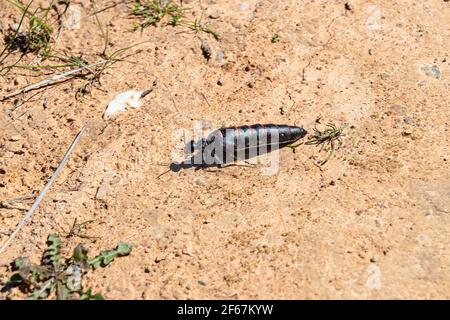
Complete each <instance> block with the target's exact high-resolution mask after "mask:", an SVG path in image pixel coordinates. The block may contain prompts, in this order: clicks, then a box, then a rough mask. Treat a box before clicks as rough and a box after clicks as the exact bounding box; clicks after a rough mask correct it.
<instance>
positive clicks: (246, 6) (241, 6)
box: [239, 2, 248, 10]
mask: <svg viewBox="0 0 450 320" xmlns="http://www.w3.org/2000/svg"><path fill="white" fill-rule="evenodd" d="M239 9H241V10H247V9H248V4H247V3H245V2H243V3H240V4H239Z"/></svg>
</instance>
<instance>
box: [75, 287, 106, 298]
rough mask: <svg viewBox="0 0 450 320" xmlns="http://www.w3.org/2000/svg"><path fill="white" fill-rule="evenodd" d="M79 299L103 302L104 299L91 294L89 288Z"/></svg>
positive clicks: (98, 295)
mask: <svg viewBox="0 0 450 320" xmlns="http://www.w3.org/2000/svg"><path fill="white" fill-rule="evenodd" d="M80 298H81V300H105V298H104V297H103V296H102V295H101V294H99V293H96V294H92V289H91V288H89V289H87V291H86V292H83V293H82V294H81V297H80Z"/></svg>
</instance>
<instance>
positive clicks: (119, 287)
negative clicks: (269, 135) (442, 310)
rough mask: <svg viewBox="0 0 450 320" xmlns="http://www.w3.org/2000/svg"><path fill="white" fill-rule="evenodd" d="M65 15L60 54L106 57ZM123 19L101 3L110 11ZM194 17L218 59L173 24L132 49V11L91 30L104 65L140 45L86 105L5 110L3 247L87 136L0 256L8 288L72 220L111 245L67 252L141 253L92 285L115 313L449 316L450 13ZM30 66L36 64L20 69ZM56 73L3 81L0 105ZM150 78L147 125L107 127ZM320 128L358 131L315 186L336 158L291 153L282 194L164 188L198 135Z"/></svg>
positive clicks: (230, 171) (247, 8)
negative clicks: (393, 309) (194, 305)
mask: <svg viewBox="0 0 450 320" xmlns="http://www.w3.org/2000/svg"><path fill="white" fill-rule="evenodd" d="M39 3H41V4H42V3H44V1H36V4H39ZM71 3H72V5H78V6H79V8H80V9H81V23H80V28H79V29H77V28H75V29H74V28H72V29H71V28H67V27H66V25H67V24H63V28H62V29H61V32H60V34H59V36H58V37H57V39H54V43H53V46H54V47H55V48H56V49H58V50H66V51H68V52H71V53H72V54H74V55H80V54H83V58H84V59H85V60H87V61H89V62H94V61H96V60H98V59H99V54H100V53H101V52H102V50H103V48H102V47H103V44H102V43H103V42H102V38H101V36H100V32H99V29H98V27H97V26H96V22H95V18H94V17H93V16H92V15H90V14H92V12H94V9H93V7H92V4H91V3H90V2H89V1H87V0H86V1H81V0H75V1H71ZM112 3H113V2H112V1H100V0H98V1H97V9H99V8H106V7H109V6H110V5H111V4H112ZM184 3H185V5H186V6H189V7H191V8H192V10H190V11H189V12H188V16H189V17H191V18H192V19H193V18H194V15H195V17H197V18H198V17H200V16H201V13H202V11H203V21H204V22H207V23H208V24H209V25H210V26H211V28H213V29H214V30H215V31H217V32H218V33H219V34H220V36H221V39H220V40H219V41H216V40H215V39H214V38H213V37H212V36H210V35H208V34H205V33H198V34H194V33H192V32H188V31H189V30H187V29H186V28H183V27H171V26H166V25H165V24H164V23H160V24H158V25H157V26H151V27H148V28H145V29H144V30H143V32H139V31H137V32H132V31H130V28H131V26H132V24H133V22H136V21H138V20H137V19H136V18H134V17H131V16H130V15H129V12H130V10H129V7H130V5H127V4H119V5H117V6H115V7H111V8H108V9H106V10H104V11H102V12H101V13H99V14H98V17H99V19H100V21H101V22H102V23H104V24H106V25H107V27H108V30H109V38H110V47H109V50H110V51H114V50H117V49H119V48H124V47H127V46H130V45H133V44H136V43H139V42H142V41H146V42H145V43H142V44H140V45H138V46H136V47H133V48H132V49H130V51H129V53H130V56H129V57H128V58H126V61H120V62H118V63H116V64H114V65H113V66H112V67H111V68H109V69H108V70H106V71H105V73H104V74H103V75H102V77H101V83H100V84H96V85H95V86H94V87H93V88H92V90H91V91H90V92H89V93H88V94H86V95H85V96H84V97H82V98H80V97H78V98H77V97H76V95H75V93H76V91H77V89H78V88H79V87H80V86H82V85H83V83H84V80H83V78H77V79H72V80H69V81H66V82H63V83H60V84H58V85H56V86H52V87H47V88H44V89H40V90H36V91H33V92H29V93H27V94H24V95H20V96H17V97H15V98H12V99H7V100H5V101H3V102H0V104H1V113H0V126H1V132H0V169H1V171H0V200H1V201H2V203H3V205H2V208H0V243H3V242H4V241H6V239H7V237H8V235H9V234H10V233H11V232H12V231H13V230H14V228H15V226H16V225H17V223H18V222H19V221H20V219H21V218H22V217H23V215H24V214H25V212H26V210H27V209H28V208H29V207H30V206H31V204H32V203H33V199H34V197H35V196H36V195H37V193H39V191H40V190H41V189H42V188H43V187H44V185H45V183H46V182H47V181H48V180H49V178H50V177H51V175H52V174H53V172H54V170H55V169H56V167H57V166H58V164H59V162H60V161H61V159H62V157H63V155H64V153H65V152H66V150H67V149H68V147H69V145H70V143H71V142H72V140H73V138H74V137H75V135H76V134H77V133H78V131H79V130H80V128H81V127H82V126H83V125H85V124H87V128H88V129H87V131H86V134H84V135H83V137H82V138H81V141H80V143H79V144H78V146H77V148H76V149H75V151H74V153H73V154H72V156H71V157H70V160H69V162H68V164H67V166H66V167H65V168H64V170H63V172H62V174H61V175H60V176H59V177H58V179H57V181H56V183H55V184H54V185H53V187H52V188H51V190H50V191H49V193H47V195H46V197H45V198H44V200H43V202H42V203H41V205H40V206H39V208H38V210H37V211H36V212H35V213H34V215H33V216H32V218H31V220H30V221H29V222H28V223H27V224H26V226H25V227H24V228H23V229H22V230H21V231H20V232H19V234H18V235H17V237H16V239H15V240H14V241H13V242H12V243H11V245H10V246H8V248H7V249H6V250H5V251H4V252H3V253H2V254H1V256H0V264H1V265H0V282H1V283H0V285H3V284H4V283H5V282H6V281H7V279H8V277H9V276H10V274H11V273H10V270H9V263H10V262H11V261H12V260H13V259H14V258H15V257H18V256H22V255H26V256H30V257H31V258H32V259H33V260H34V261H39V259H40V257H41V254H42V251H43V250H44V248H45V241H46V237H47V235H48V234H49V233H55V232H56V233H59V234H61V235H64V232H67V231H68V229H70V226H71V225H72V223H73V221H74V220H75V219H77V221H78V222H82V221H87V220H93V222H92V223H90V224H88V227H87V229H86V230H85V234H88V235H90V236H94V237H98V238H97V239H96V241H95V242H93V241H89V240H88V239H79V238H75V239H71V240H70V241H69V240H68V241H66V243H67V246H66V248H67V250H71V249H72V248H73V247H74V246H75V245H76V244H77V243H78V242H84V243H85V244H86V246H87V247H88V248H89V252H90V254H91V255H93V254H96V253H98V252H99V251H100V250H103V249H105V248H111V247H114V246H115V245H116V244H117V243H118V242H120V241H126V242H128V243H130V244H131V245H132V246H133V251H132V253H131V254H130V255H129V256H127V257H123V258H119V259H117V260H116V261H114V263H112V264H111V265H110V266H108V267H106V268H102V269H99V270H97V271H95V272H93V273H89V274H88V276H87V278H86V279H85V281H86V284H87V285H90V286H92V287H93V289H94V291H95V292H101V293H103V294H104V296H105V297H106V298H108V299H185V298H188V299H205V298H210V299H223V298H225V299H245V298H256V299H262V298H269V299H271V298H285V299H317V298H325V299H331V298H337V299H344V298H351V299H368V298H375V299H380V298H401V299H402V298H412V299H417V298H426V299H436V298H437V299H444V298H447V299H448V298H450V236H449V234H450V170H449V163H450V155H449V151H450V148H449V147H450V146H449V121H450V105H449V104H450V97H449V89H450V78H449V77H450V56H449V52H450V2H448V1H444V0H432V1H426V2H421V1H412V0H409V1H406V0H405V1H396V2H395V3H394V2H393V1H384V0H379V1H374V2H369V1H358V0H351V1H314V0H311V1H299V0H297V1H293V0H286V1H268V0H210V1H207V0H203V1H184ZM346 3H348V4H349V5H347V6H346V5H345V4H346ZM0 18H1V23H2V26H3V29H4V30H5V29H6V28H7V26H8V25H9V24H11V23H14V22H18V20H19V19H20V14H19V13H18V12H17V11H16V10H15V9H14V8H13V7H12V6H11V5H10V4H9V3H7V2H5V1H2V2H1V3H0ZM69 18H70V17H67V16H65V17H63V21H65V20H67V19H69ZM275 33H277V34H279V36H280V41H279V42H272V41H271V38H272V36H273V35H274V34H275ZM202 42H203V43H207V44H208V46H209V47H210V49H211V53H212V54H211V58H210V59H209V60H207V59H205V57H204V56H203V55H202V50H201V44H202ZM19 57H20V54H19V53H17V52H15V53H13V54H12V55H10V56H9V57H8V58H7V59H6V60H5V61H4V65H8V64H12V63H14V61H15V60H16V59H18V58H19ZM37 62H39V59H38V57H37V56H36V55H35V54H28V55H26V56H25V57H24V58H23V60H22V61H21V64H22V65H24V64H36V63H37ZM47 63H48V62H47ZM47 71H48V70H47ZM52 72H53V71H50V72H38V73H37V72H33V71H29V70H23V69H17V68H14V69H11V70H10V71H9V72H7V73H5V72H4V75H3V76H2V77H1V78H0V82H1V84H0V96H3V95H5V94H8V93H10V92H12V91H14V90H16V89H19V88H22V87H24V86H26V85H28V84H31V83H34V82H36V81H38V80H40V79H44V78H46V77H48V76H49V75H50V74H51V73H52ZM155 80H156V86H155V87H154V90H153V92H152V93H151V94H149V95H148V96H146V97H145V98H144V99H143V100H142V101H143V105H142V107H141V108H139V109H132V110H129V111H127V112H124V113H121V114H120V115H118V116H117V117H116V118H115V119H112V120H103V118H102V114H103V112H104V110H105V107H106V105H107V104H108V102H109V101H111V99H113V98H114V96H115V95H116V94H117V93H119V92H122V91H124V90H128V89H146V88H149V87H150V86H152V83H153V81H155ZM318 117H321V119H322V124H324V123H326V122H327V121H332V122H334V123H337V124H341V123H344V122H348V123H350V125H351V127H349V128H347V129H346V136H345V137H344V138H343V140H344V144H343V146H342V148H341V149H340V150H338V151H337V152H336V153H335V156H334V157H333V158H332V159H331V160H330V161H329V162H328V163H327V164H326V165H324V166H323V167H322V168H318V167H317V166H316V165H315V164H314V161H315V160H317V159H319V158H321V157H323V156H325V155H324V154H322V153H320V154H319V153H318V148H317V147H314V146H301V147H300V148H298V149H297V151H296V152H295V153H293V152H292V151H291V150H289V149H287V150H284V149H283V150H282V151H281V152H280V158H281V160H280V168H279V171H278V172H277V174H276V175H273V176H266V175H262V174H261V173H260V171H259V170H258V169H257V168H256V169H255V168H246V167H229V168H225V169H222V170H219V171H217V172H208V171H203V170H199V171H195V170H193V169H186V170H181V171H179V172H169V173H167V174H165V175H164V176H162V177H161V178H160V179H156V177H157V176H158V175H159V174H161V173H162V172H164V171H165V170H166V169H167V165H166V164H168V163H170V161H171V152H172V150H173V147H174V139H173V138H172V134H173V132H174V131H175V130H177V129H180V128H186V129H190V130H192V128H193V125H194V122H195V121H197V120H207V121H210V123H211V127H212V128H217V127H221V126H235V125H245V124H254V123H279V124H281V123H286V124H295V125H303V126H304V127H305V128H306V129H307V130H308V131H309V132H310V133H311V132H312V129H313V127H314V124H315V120H316V119H317V118H318ZM319 127H320V125H319ZM161 164H163V165H166V166H161ZM21 197H26V199H28V200H21V201H16V202H14V201H11V200H14V199H17V198H21ZM64 230H65V231H64ZM0 297H1V298H22V297H23V294H21V293H20V292H19V291H18V290H17V289H14V290H12V291H11V292H4V293H1V294H0Z"/></svg>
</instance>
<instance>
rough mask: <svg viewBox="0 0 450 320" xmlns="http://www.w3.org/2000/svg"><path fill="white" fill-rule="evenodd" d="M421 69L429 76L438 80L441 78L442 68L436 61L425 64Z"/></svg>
mask: <svg viewBox="0 0 450 320" xmlns="http://www.w3.org/2000/svg"><path fill="white" fill-rule="evenodd" d="M420 69H421V70H422V72H423V73H424V74H425V75H426V76H427V77H432V78H435V79H438V80H439V79H440V78H441V70H440V69H439V66H438V65H437V64H435V63H433V64H425V65H423V66H422V67H421V68H420Z"/></svg>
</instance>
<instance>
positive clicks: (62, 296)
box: [56, 281, 69, 300]
mask: <svg viewBox="0 0 450 320" xmlns="http://www.w3.org/2000/svg"><path fill="white" fill-rule="evenodd" d="M56 299H57V300H67V299H69V289H67V287H66V285H65V284H64V283H63V282H62V281H58V283H57V284H56Z"/></svg>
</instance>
